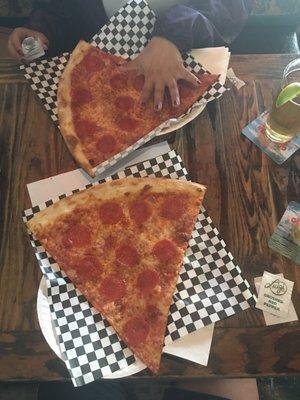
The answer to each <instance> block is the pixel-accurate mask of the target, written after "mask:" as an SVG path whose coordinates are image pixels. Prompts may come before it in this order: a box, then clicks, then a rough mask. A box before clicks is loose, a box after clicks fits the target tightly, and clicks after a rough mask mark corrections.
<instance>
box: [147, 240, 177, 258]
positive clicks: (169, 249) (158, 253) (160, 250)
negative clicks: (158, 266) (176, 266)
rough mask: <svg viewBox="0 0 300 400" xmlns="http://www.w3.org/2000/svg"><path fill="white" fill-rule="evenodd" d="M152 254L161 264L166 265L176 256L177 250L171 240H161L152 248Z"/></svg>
mask: <svg viewBox="0 0 300 400" xmlns="http://www.w3.org/2000/svg"><path fill="white" fill-rule="evenodd" d="M153 254H154V255H155V257H157V258H158V260H159V261H160V262H161V263H168V262H170V261H172V260H174V258H176V256H177V248H176V246H175V244H174V243H173V242H171V240H168V239H163V240H161V241H159V242H157V243H156V244H155V245H154V247H153Z"/></svg>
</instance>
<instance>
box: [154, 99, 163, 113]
mask: <svg viewBox="0 0 300 400" xmlns="http://www.w3.org/2000/svg"><path fill="white" fill-rule="evenodd" d="M155 109H156V110H157V111H160V110H161V109H162V102H161V101H160V102H159V103H157V104H156V106H155Z"/></svg>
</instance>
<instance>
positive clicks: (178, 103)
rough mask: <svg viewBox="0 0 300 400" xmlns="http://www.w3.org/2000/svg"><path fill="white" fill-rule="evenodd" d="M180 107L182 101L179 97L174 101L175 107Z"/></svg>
mask: <svg viewBox="0 0 300 400" xmlns="http://www.w3.org/2000/svg"><path fill="white" fill-rule="evenodd" d="M179 105H180V99H179V97H176V99H175V100H174V101H173V106H174V107H178V106H179Z"/></svg>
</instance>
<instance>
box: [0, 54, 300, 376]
mask: <svg viewBox="0 0 300 400" xmlns="http://www.w3.org/2000/svg"><path fill="white" fill-rule="evenodd" d="M293 58H294V56H289V55H280V56H277V55H273V56H272V55H266V56H265V55H259V56H256V55H255V56H234V57H232V61H231V66H232V67H233V68H234V70H235V72H236V74H237V75H238V76H239V77H241V78H242V79H244V80H245V81H246V82H247V85H246V86H245V87H243V88H242V89H241V90H240V91H236V89H235V88H231V91H229V92H227V93H226V94H225V95H224V96H223V97H222V98H221V99H220V100H219V101H215V102H213V103H211V104H209V106H208V107H207V109H206V110H205V111H204V112H203V113H202V114H201V115H200V116H199V117H198V118H196V119H195V120H194V121H193V122H191V123H190V124H188V125H187V126H185V127H184V128H183V129H181V130H179V131H178V132H177V133H176V134H175V135H168V138H169V141H170V142H171V143H172V146H173V147H174V148H175V149H176V150H177V151H178V152H179V154H180V155H181V156H182V158H183V160H184V163H185V165H186V167H187V169H188V171H189V173H190V175H191V178H192V179H193V180H194V181H196V182H200V183H203V184H206V185H207V186H208V191H207V195H206V198H205V207H206V208H207V210H208V212H209V214H210V216H211V217H212V219H213V222H214V223H215V225H216V226H217V228H218V229H219V230H220V232H221V235H222V237H223V238H224V240H225V241H226V243H227V244H228V247H229V249H230V251H231V252H232V253H233V255H234V257H235V259H236V261H237V262H238V263H239V265H240V267H241V269H242V270H243V272H244V274H245V276H246V277H247V278H248V279H249V281H250V283H251V284H252V285H253V278H254V277H255V276H259V275H262V273H263V271H264V270H268V271H270V272H273V273H277V272H283V274H284V276H285V277H286V278H288V279H291V280H292V281H294V282H295V288H294V296H293V302H294V305H295V308H296V311H297V313H298V315H300V302H299V291H300V268H299V267H298V268H297V267H296V265H295V264H293V263H291V261H290V260H288V259H286V258H284V257H282V256H280V255H279V254H276V253H275V252H273V251H271V250H270V249H269V248H268V246H267V241H268V239H269V237H270V235H271V234H272V232H273V231H274V229H275V227H276V225H277V223H278V222H279V220H280V218H281V216H282V214H283V212H284V210H285V208H286V206H287V203H288V202H289V201H291V200H294V201H300V172H299V171H300V154H295V155H293V156H292V157H291V158H290V159H289V160H287V161H286V162H285V163H284V164H283V165H281V166H278V165H276V164H275V163H274V162H272V160H270V159H269V158H268V157H267V156H266V155H265V154H263V153H262V152H261V151H260V150H259V149H258V148H257V147H256V146H254V145H253V144H252V143H251V142H250V141H249V140H248V139H246V138H245V137H243V136H242V135H241V130H242V128H243V127H244V126H245V125H247V124H248V122H250V121H251V120H253V119H254V118H256V117H257V116H258V115H259V114H260V113H261V112H262V111H263V110H264V109H265V108H266V107H269V106H270V104H271V102H272V96H273V95H274V94H275V92H276V90H277V88H278V87H279V84H280V77H281V73H282V70H283V68H284V66H285V65H286V64H287V63H288V62H289V61H290V60H291V59H293ZM162 139H163V138H162ZM162 139H159V140H162ZM74 168H76V165H75V163H74V161H73V160H72V158H71V156H70V155H69V153H68V151H67V149H66V146H65V145H64V143H63V140H62V138H61V136H60V134H59V132H58V131H57V130H56V128H55V127H54V125H53V123H52V121H51V120H50V118H49V116H48V114H47V113H46V111H45V110H44V108H43V106H42V105H41V104H40V103H39V101H38V99H37V98H36V96H35V95H34V94H33V92H32V91H31V89H30V87H29V85H28V84H27V83H24V79H23V77H22V75H21V74H20V73H19V71H18V70H17V69H16V67H15V66H14V65H12V64H11V65H9V62H8V61H7V60H3V59H2V60H1V59H0V187H1V191H0V380H64V379H68V373H67V371H66V368H65V366H64V364H63V363H62V362H61V361H60V360H58V359H57V357H56V356H55V355H54V353H53V352H52V350H51V349H50V348H49V347H48V345H47V343H46V342H45V340H44V338H43V336H42V334H41V332H40V331H39V326H38V322H37V317H36V295H37V289H38V285H39V281H40V277H41V274H40V271H39V268H38V265H37V263H36V261H35V258H34V254H33V251H32V249H31V247H30V243H29V240H28V237H27V235H26V232H25V229H24V226H23V223H22V221H21V213H22V211H23V210H24V209H25V208H27V207H29V206H30V202H29V198H28V195H27V192H26V184H27V183H29V182H32V181H36V180H39V179H43V178H46V177H49V176H52V175H56V174H59V173H62V172H66V171H69V170H71V169H74ZM28 365H29V366H28ZM298 373H300V324H299V322H296V323H289V324H284V325H278V326H273V327H265V324H264V319H263V316H262V313H261V311H259V310H255V309H251V310H247V311H245V312H243V313H240V314H238V315H235V316H233V317H231V318H228V319H226V320H223V321H221V322H219V323H217V324H216V328H215V333H214V338H213V344H212V350H211V356H210V361H209V365H208V367H206V368H205V367H202V366H199V365H196V364H193V363H189V362H186V361H183V360H182V359H177V358H175V357H171V356H164V357H163V361H162V367H161V370H160V377H162V378H173V377H176V378H180V377H182V378H186V377H191V378H193V377H194V378H196V377H198V378H199V377H210V376H227V377H230V376H231V377H233V376H251V375H259V376H263V375H280V374H298ZM131 379H148V378H147V375H145V373H142V374H141V376H140V377H138V378H136V377H133V378H131ZM157 379H159V377H158V378H157Z"/></svg>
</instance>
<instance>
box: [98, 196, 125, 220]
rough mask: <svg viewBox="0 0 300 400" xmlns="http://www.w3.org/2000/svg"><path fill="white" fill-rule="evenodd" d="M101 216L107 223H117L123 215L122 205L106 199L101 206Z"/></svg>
mask: <svg viewBox="0 0 300 400" xmlns="http://www.w3.org/2000/svg"><path fill="white" fill-rule="evenodd" d="M99 211H100V218H101V220H102V222H103V223H104V224H105V225H114V224H117V223H118V222H119V221H120V220H121V219H122V217H123V211H122V208H121V206H120V205H119V204H118V203H116V202H115V201H106V202H104V203H102V204H101V206H100V210H99Z"/></svg>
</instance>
